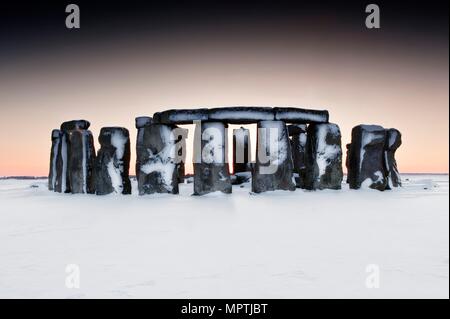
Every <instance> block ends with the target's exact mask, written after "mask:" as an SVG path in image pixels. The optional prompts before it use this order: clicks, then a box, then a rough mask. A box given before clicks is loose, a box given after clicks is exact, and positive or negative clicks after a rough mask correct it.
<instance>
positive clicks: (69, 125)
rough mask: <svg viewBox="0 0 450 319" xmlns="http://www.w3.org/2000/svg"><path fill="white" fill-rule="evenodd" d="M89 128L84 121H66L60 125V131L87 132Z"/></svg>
mask: <svg viewBox="0 0 450 319" xmlns="http://www.w3.org/2000/svg"><path fill="white" fill-rule="evenodd" d="M89 126H91V123H89V121H86V120H73V121H67V122H63V123H62V124H61V131H72V130H87V129H88V128H89Z"/></svg>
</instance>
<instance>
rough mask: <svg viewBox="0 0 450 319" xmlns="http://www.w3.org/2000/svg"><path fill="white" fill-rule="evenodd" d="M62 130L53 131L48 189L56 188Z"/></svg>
mask: <svg viewBox="0 0 450 319" xmlns="http://www.w3.org/2000/svg"><path fill="white" fill-rule="evenodd" d="M61 136H62V132H61V131H60V130H53V131H52V146H51V149H50V169H49V172H48V189H49V190H51V191H52V190H54V189H55V186H56V177H57V165H56V162H57V159H58V154H59V153H58V152H59V144H60V143H61Z"/></svg>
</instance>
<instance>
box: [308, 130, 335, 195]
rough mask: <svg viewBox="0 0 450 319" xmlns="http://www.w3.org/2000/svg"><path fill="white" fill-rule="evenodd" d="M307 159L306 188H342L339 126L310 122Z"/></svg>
mask: <svg viewBox="0 0 450 319" xmlns="http://www.w3.org/2000/svg"><path fill="white" fill-rule="evenodd" d="M305 159H306V161H305V164H306V171H305V188H306V189H310V190H315V189H341V184H342V178H343V172H342V148H341V131H340V129H339V126H337V125H336V124H332V123H327V124H310V125H309V126H308V132H307V141H306V157H305Z"/></svg>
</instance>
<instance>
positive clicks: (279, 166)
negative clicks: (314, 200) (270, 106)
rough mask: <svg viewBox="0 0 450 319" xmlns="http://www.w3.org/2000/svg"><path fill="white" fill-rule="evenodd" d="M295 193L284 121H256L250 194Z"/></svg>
mask: <svg viewBox="0 0 450 319" xmlns="http://www.w3.org/2000/svg"><path fill="white" fill-rule="evenodd" d="M278 189H280V190H291V191H293V190H295V183H294V177H293V163H292V153H291V145H290V142H289V136H288V130H287V128H286V124H285V123H284V122H283V121H261V122H258V137H257V147H256V163H255V165H254V168H253V171H252V192H254V193H261V192H265V191H273V190H278Z"/></svg>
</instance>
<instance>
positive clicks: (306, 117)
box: [274, 107, 329, 124]
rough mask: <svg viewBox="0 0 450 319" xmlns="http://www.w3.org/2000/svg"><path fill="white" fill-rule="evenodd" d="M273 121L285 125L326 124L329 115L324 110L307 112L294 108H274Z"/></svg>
mask: <svg viewBox="0 0 450 319" xmlns="http://www.w3.org/2000/svg"><path fill="white" fill-rule="evenodd" d="M274 113H275V120H278V121H284V122H286V123H298V124H307V123H328V119H329V114H328V111H326V110H323V111H322V110H307V109H301V108H296V107H275V108H274Z"/></svg>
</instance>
